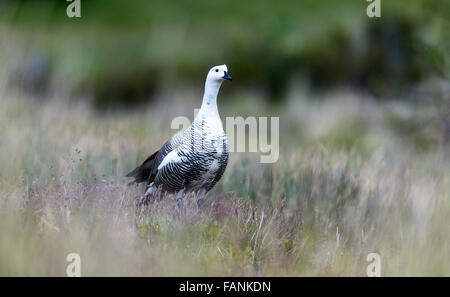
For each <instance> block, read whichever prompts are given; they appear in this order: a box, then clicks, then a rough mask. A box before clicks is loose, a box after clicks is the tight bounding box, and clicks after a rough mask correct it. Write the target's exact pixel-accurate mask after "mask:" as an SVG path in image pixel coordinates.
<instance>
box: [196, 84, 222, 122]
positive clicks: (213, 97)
mask: <svg viewBox="0 0 450 297" xmlns="http://www.w3.org/2000/svg"><path fill="white" fill-rule="evenodd" d="M221 85H222V82H221V81H217V80H214V79H209V78H207V79H206V83H205V93H204V95H203V102H202V106H201V107H200V111H199V114H202V113H205V114H207V115H209V116H211V115H217V116H218V115H219V111H218V110H217V94H218V93H219V89H220V86H221Z"/></svg>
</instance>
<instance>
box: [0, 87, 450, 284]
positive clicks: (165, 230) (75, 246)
mask: <svg viewBox="0 0 450 297" xmlns="http://www.w3.org/2000/svg"><path fill="white" fill-rule="evenodd" d="M227 87H228V86H227ZM291 93H292V94H291V95H289V98H288V99H287V103H286V104H284V105H283V106H280V107H277V108H276V109H273V108H271V107H270V106H266V105H265V104H257V103H258V102H257V100H258V99H257V97H252V96H250V95H248V96H247V97H245V96H244V95H242V96H243V97H239V98H226V97H225V96H221V97H220V98H219V101H220V102H219V105H220V111H221V115H222V116H228V115H243V116H246V115H249V114H260V115H274V116H279V117H280V125H281V132H280V158H279V161H278V162H276V163H274V164H259V158H258V156H257V154H244V153H234V154H232V155H231V160H230V163H229V167H228V168H227V171H226V174H225V176H224V178H223V179H222V180H221V182H220V183H219V184H218V185H217V186H216V188H215V189H214V190H213V191H212V192H211V193H210V194H209V195H208V196H207V205H206V206H205V209H203V210H201V211H198V209H197V207H196V204H195V203H194V200H195V197H190V198H189V199H188V203H186V204H187V206H186V214H185V215H182V214H179V213H178V212H177V209H176V202H175V201H174V198H173V197H171V196H166V197H163V196H159V197H156V198H155V200H153V201H152V203H151V204H150V205H149V206H148V207H145V208H139V209H138V208H136V207H135V205H134V200H135V197H137V196H138V195H140V194H141V193H142V188H139V187H136V186H127V182H128V180H127V179H126V178H124V177H123V175H124V174H125V173H126V172H128V171H129V170H130V169H132V168H134V166H135V165H136V164H137V163H139V162H141V161H142V160H143V159H144V158H145V157H146V155H147V154H149V153H151V152H153V151H154V150H155V149H157V148H158V147H159V146H160V145H161V144H162V143H163V141H164V140H165V139H166V138H167V137H169V136H170V135H171V134H173V133H174V132H175V131H173V130H170V128H169V127H170V119H172V118H173V117H175V116H180V115H187V116H189V117H191V118H192V117H193V111H192V112H190V111H191V110H193V108H195V107H198V105H199V104H200V102H199V100H197V99H196V98H201V97H200V89H198V90H195V91H191V92H190V93H189V92H185V93H184V95H183V96H178V97H176V96H175V97H176V98H179V99H178V100H175V101H166V100H164V98H160V100H157V101H156V103H154V104H152V105H150V106H148V107H147V108H143V109H141V110H135V111H128V112H126V113H125V112H110V113H106V114H105V113H98V112H96V111H95V109H91V108H90V107H89V106H88V105H87V104H85V103H83V101H76V102H74V101H70V100H66V98H60V97H57V98H56V97H55V98H50V99H48V100H46V101H39V100H38V99H32V98H28V97H27V96H26V95H23V94H20V93H15V92H11V93H7V92H3V93H2V95H1V99H0V151H1V154H0V168H1V171H0V275H53V276H63V275H65V271H66V266H67V264H68V263H67V262H66V256H67V254H68V253H71V252H76V253H79V254H80V256H81V265H82V268H81V271H82V272H81V273H82V275H84V276H93V275H146V276H163V275H169V276H173V275H183V276H187V275H189V276H190V275H195V276H200V275H201V276H204V275H209V276H211V275H219V276H222V275H233V276H239V275H245V276H250V275H257V276H259V275H264V276H322V275H326V276H330V275H331V276H348V275H352V276H355V275H356V276H364V275H365V273H366V272H365V271H366V267H367V265H368V263H367V262H366V256H367V255H368V254H369V253H371V252H377V253H379V254H380V255H381V261H382V275H384V276H393V275H395V276H399V275H446V276H449V275H450V254H449V251H450V234H449V224H448V222H449V221H448V218H449V215H450V199H449V193H450V183H449V182H450V171H449V169H448V168H450V161H449V155H448V144H446V141H447V140H448V138H446V137H448V135H446V134H445V133H446V132H445V130H442V129H441V128H440V127H441V126H440V124H439V123H441V122H440V120H439V119H441V120H442V121H445V120H448V114H447V111H448V107H446V106H445V105H443V106H441V108H437V107H436V106H435V105H431V104H417V103H414V104H411V103H410V102H409V103H408V102H396V101H392V100H387V101H384V103H382V104H379V103H376V104H375V102H373V101H372V100H371V98H370V97H369V98H366V97H365V95H361V94H357V93H354V92H349V91H345V90H341V91H333V92H330V93H327V94H324V95H322V96H321V98H315V97H314V98H311V97H312V96H313V95H311V94H308V93H305V92H301V90H294V91H293V92H291ZM186 94H190V95H186ZM331 99H332V100H331ZM227 100H228V101H227ZM446 102H447V101H444V103H445V104H447V103H446ZM255 106H258V109H256V110H255V109H254V107H255ZM269 110H270V111H269ZM439 110H440V112H439ZM439 114H440V115H441V118H439ZM405 123H407V124H405ZM405 126H406V127H408V129H409V130H408V131H409V133H408V134H406V133H405V130H404V129H405ZM411 135H412V136H411ZM418 143H420V144H424V143H425V144H428V145H418Z"/></svg>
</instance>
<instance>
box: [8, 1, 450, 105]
mask: <svg viewBox="0 0 450 297" xmlns="http://www.w3.org/2000/svg"><path fill="white" fill-rule="evenodd" d="M67 5H68V3H64V2H61V1H6V2H3V4H2V6H1V10H0V28H1V32H2V34H1V35H0V39H1V40H2V42H1V44H2V45H1V47H5V48H11V47H12V48H14V47H26V48H27V49H28V50H27V53H26V55H24V56H20V54H18V56H17V57H16V59H18V60H20V61H21V63H19V64H23V65H24V66H23V67H22V68H20V70H21V72H20V73H21V74H20V75H19V76H18V79H16V80H13V83H16V85H17V86H19V87H20V88H22V87H23V89H28V90H30V91H31V92H34V91H35V90H36V86H38V87H39V89H40V90H45V89H47V87H45V86H48V84H49V82H53V84H52V86H53V87H56V88H57V87H58V86H60V85H68V86H70V88H68V89H69V90H71V91H72V92H74V93H75V94H79V93H80V92H81V93H83V94H84V95H88V96H87V97H92V98H93V100H94V102H95V103H96V105H97V106H99V107H104V106H109V105H118V106H133V105H136V104H138V103H139V102H141V101H143V100H145V101H146V102H147V101H149V99H151V98H152V97H153V95H154V94H155V93H156V92H157V91H164V90H168V89H170V88H171V85H172V84H173V83H174V82H182V83H183V84H188V85H192V86H195V87H196V88H198V86H201V85H202V84H203V79H204V76H205V73H206V71H207V69H208V68H209V67H210V66H212V65H216V64H219V63H226V64H228V66H229V67H230V70H231V72H232V74H234V77H235V78H236V79H235V80H236V82H238V83H236V84H235V86H234V88H233V90H234V91H235V92H240V91H242V90H243V89H249V88H253V89H257V90H263V91H264V92H263V94H265V97H266V98H267V99H268V100H270V101H271V102H272V103H277V102H280V101H281V100H283V98H285V97H286V93H287V91H289V86H290V84H291V83H292V82H294V83H296V82H297V81H298V78H299V77H300V78H301V79H303V80H304V81H306V82H307V85H309V86H311V87H312V88H313V89H314V90H324V89H328V88H330V87H339V86H353V87H357V88H362V89H363V90H366V91H369V92H370V93H372V94H373V95H375V96H378V97H380V98H381V97H387V96H392V95H396V94H398V93H400V92H403V91H404V90H405V89H408V88H409V87H410V86H411V85H414V84H417V83H418V82H420V81H425V80H428V79H430V78H435V77H438V78H441V79H448V78H449V72H450V71H449V69H450V67H449V59H448V52H449V51H450V45H449V38H448V36H449V33H448V32H449V31H450V26H449V21H448V18H447V15H448V13H450V8H449V4H448V3H447V2H446V1H442V0H427V1H425V0H413V1H408V3H407V4H405V3H404V1H399V0H393V1H384V2H383V4H382V17H381V18H379V19H377V18H374V19H370V18H368V17H367V16H366V7H367V5H368V3H366V2H365V1H353V0H344V1H339V2H338V1H320V2H319V3H318V2H317V1H312V0H305V1H293V0H292V1H283V2H280V3H277V4H276V5H275V4H274V3H271V2H268V1H245V2H241V1H235V0H230V1H226V2H219V1H206V0H200V1H195V2H191V1H174V2H170V3H169V2H167V1H162V0H152V1H143V0H138V1H133V2H132V3H128V2H124V1H118V0H108V1H106V0H99V1H82V8H81V9H82V17H81V19H75V18H74V19H69V18H68V17H67V16H66V7H67ZM446 12H448V13H446ZM30 51H32V52H31V53H30ZM33 51H36V52H38V53H44V56H46V57H48V65H52V67H51V68H50V67H48V68H45V67H42V65H38V64H39V63H28V62H27V61H28V60H29V58H27V57H35V56H36V54H35V53H34V52H33ZM2 52H4V53H6V54H8V52H9V53H11V51H7V50H5V51H2ZM12 52H13V53H16V51H15V50H12ZM19 52H20V51H19ZM9 60H11V59H10V57H9V56H6V58H5V57H4V58H3V59H1V58H0V66H1V64H2V61H3V62H5V61H9ZM46 63H47V62H46ZM30 67H31V68H32V69H30ZM33 73H34V74H36V73H37V74H38V75H34V74H33ZM30 77H31V78H32V79H30ZM16 78H17V77H16ZM67 82H70V83H67ZM27 86H28V87H27ZM29 86H31V88H30V87H29ZM85 97H86V96H85Z"/></svg>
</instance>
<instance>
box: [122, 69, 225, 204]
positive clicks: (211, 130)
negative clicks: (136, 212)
mask: <svg viewBox="0 0 450 297" xmlns="http://www.w3.org/2000/svg"><path fill="white" fill-rule="evenodd" d="M225 80H229V81H231V80H232V78H231V76H230V74H229V73H228V68H227V66H226V65H219V66H214V67H212V68H211V69H210V70H209V72H208V75H207V77H206V82H205V92H204V95H203V102H202V105H201V107H200V110H199V112H198V113H197V116H196V117H195V119H194V121H193V122H192V123H191V125H190V126H189V127H188V128H187V129H185V130H183V131H180V132H178V133H176V134H175V135H173V136H172V137H171V138H170V139H169V140H167V141H166V142H165V143H164V144H163V145H162V147H161V148H160V149H159V150H158V151H156V152H154V153H153V154H152V155H151V156H150V157H148V158H147V159H146V160H145V161H144V162H143V163H142V164H141V165H140V166H138V167H137V168H135V169H134V170H133V171H131V172H130V173H128V174H127V175H126V176H127V177H130V178H134V180H133V181H132V182H131V183H132V184H133V183H142V182H146V183H147V187H146V191H145V193H144V195H143V196H141V202H142V203H145V202H146V201H147V199H148V197H149V196H151V194H152V193H154V192H155V191H156V190H157V189H158V188H161V190H162V191H163V192H168V193H173V194H176V200H177V204H178V206H179V207H182V205H183V200H182V199H183V196H184V195H185V194H187V193H192V192H194V193H196V194H197V204H198V206H199V207H200V205H201V203H202V201H203V198H204V197H205V195H206V194H207V193H208V192H209V191H210V190H211V189H212V188H213V187H214V185H215V184H216V183H217V182H218V181H219V180H220V178H221V177H222V175H223V173H224V172H225V169H226V167H227V164H228V157H229V147H228V141H227V136H226V134H225V132H224V130H223V126H222V121H221V119H220V116H219V111H218V109H217V94H218V93H219V89H220V87H221V85H222V82H224V81H225Z"/></svg>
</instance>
